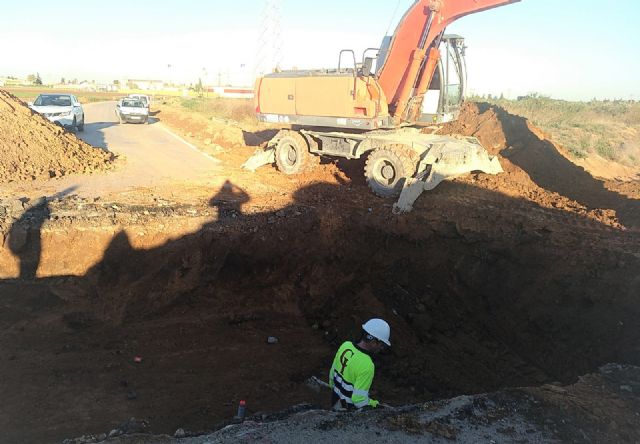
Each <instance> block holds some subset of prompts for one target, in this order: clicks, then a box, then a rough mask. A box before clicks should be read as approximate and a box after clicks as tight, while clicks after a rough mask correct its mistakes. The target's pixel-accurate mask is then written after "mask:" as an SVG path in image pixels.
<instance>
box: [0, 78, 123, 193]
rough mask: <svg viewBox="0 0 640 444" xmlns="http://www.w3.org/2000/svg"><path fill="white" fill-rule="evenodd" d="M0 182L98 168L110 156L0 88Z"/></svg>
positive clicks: (105, 165)
mask: <svg viewBox="0 0 640 444" xmlns="http://www.w3.org/2000/svg"><path fill="white" fill-rule="evenodd" d="M0 153H1V154H0V183H7V182H16V181H25V180H35V179H43V178H45V179H48V178H52V177H61V176H66V175H69V174H87V173H96V172H102V171H105V170H107V169H109V168H111V165H112V162H113V160H114V156H113V154H111V153H108V152H105V151H103V150H100V149H97V148H94V147H92V146H90V145H88V144H86V143H84V142H83V141H81V140H80V139H78V138H77V137H76V136H75V135H74V134H72V133H69V132H67V131H65V130H64V129H62V128H61V127H59V126H56V125H54V124H53V123H51V122H49V121H48V120H47V119H45V118H44V117H43V116H41V115H39V114H38V113H35V112H33V111H32V110H30V109H29V108H28V107H27V106H26V105H25V104H24V102H22V101H21V100H19V99H18V98H16V97H15V96H13V95H12V94H10V93H8V92H6V91H3V90H0Z"/></svg>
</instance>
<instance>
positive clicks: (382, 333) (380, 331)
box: [362, 319, 391, 346]
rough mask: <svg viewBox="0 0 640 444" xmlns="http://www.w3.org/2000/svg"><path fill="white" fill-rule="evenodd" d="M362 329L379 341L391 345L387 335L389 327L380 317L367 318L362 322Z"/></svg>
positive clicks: (389, 332)
mask: <svg viewBox="0 0 640 444" xmlns="http://www.w3.org/2000/svg"><path fill="white" fill-rule="evenodd" d="M362 329H363V330H364V331H366V332H367V333H369V334H370V335H371V336H373V337H374V338H376V339H377V340H379V341H382V342H384V343H385V344H387V345H388V346H391V342H389V336H390V335H391V327H389V324H387V322H386V321H383V320H382V319H369V320H368V321H367V322H365V323H364V324H362Z"/></svg>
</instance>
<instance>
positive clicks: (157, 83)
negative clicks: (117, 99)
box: [126, 79, 164, 91]
mask: <svg viewBox="0 0 640 444" xmlns="http://www.w3.org/2000/svg"><path fill="white" fill-rule="evenodd" d="M126 85H127V88H129V89H143V90H146V91H157V90H160V89H164V82H163V81H162V80H143V79H129V80H127V81H126Z"/></svg>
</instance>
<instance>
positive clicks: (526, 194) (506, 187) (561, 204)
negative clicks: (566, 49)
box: [440, 103, 640, 229]
mask: <svg viewBox="0 0 640 444" xmlns="http://www.w3.org/2000/svg"><path fill="white" fill-rule="evenodd" d="M440 133H442V134H462V135H465V136H474V137H477V138H478V139H479V140H480V142H481V143H482V145H483V146H484V147H485V148H486V149H487V150H488V151H489V152H490V153H491V154H493V155H499V156H500V163H501V164H502V166H503V168H504V170H505V174H501V175H498V176H484V175H481V176H474V177H471V178H463V179H461V180H460V181H463V182H473V183H474V185H478V186H482V187H483V188H488V189H491V190H494V191H499V192H501V193H504V194H506V195H508V196H512V197H520V198H524V199H526V200H530V201H533V202H535V203H537V204H539V205H540V206H543V207H546V208H557V209H561V210H564V211H568V212H572V213H577V214H580V215H582V216H586V217H588V218H590V219H594V220H597V221H599V222H601V223H604V224H605V225H609V226H613V227H616V228H636V229H637V228H640V201H639V200H637V199H634V198H630V197H631V196H633V195H634V194H636V193H634V192H632V193H624V194H622V193H619V192H618V191H617V189H618V188H619V183H618V182H616V181H609V182H607V181H605V180H601V179H598V178H596V177H593V176H592V175H591V174H590V173H589V172H587V171H586V170H585V169H584V168H582V167H580V166H578V165H576V164H575V163H573V162H572V161H571V160H569V159H568V157H567V156H566V155H565V150H564V148H563V147H562V146H560V145H558V144H556V143H554V142H553V141H551V140H550V139H549V138H548V137H547V135H546V134H545V133H544V132H543V131H542V130H540V129H539V128H536V127H535V126H534V125H532V124H531V123H530V122H529V121H528V120H527V119H525V118H524V117H520V116H516V115H513V114H509V113H508V112H507V111H505V110H504V109H502V108H500V107H498V106H495V105H490V104H488V103H467V104H466V105H465V106H464V107H463V109H462V112H461V115H460V118H459V119H458V120H457V121H455V122H452V123H449V124H447V125H445V126H444V127H443V128H442V129H441V130H440ZM626 188H630V189H633V190H638V189H640V184H639V183H638V182H630V183H628V184H627V185H626Z"/></svg>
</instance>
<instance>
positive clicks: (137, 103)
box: [116, 97, 149, 123]
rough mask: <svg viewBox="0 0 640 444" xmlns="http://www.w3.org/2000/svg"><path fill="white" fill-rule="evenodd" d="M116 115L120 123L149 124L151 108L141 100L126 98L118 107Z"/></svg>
mask: <svg viewBox="0 0 640 444" xmlns="http://www.w3.org/2000/svg"><path fill="white" fill-rule="evenodd" d="M116 115H117V116H118V120H119V121H120V123H127V122H137V123H149V108H147V106H146V104H145V103H144V102H142V101H141V100H138V99H135V98H133V97H125V98H124V99H122V100H120V101H119V102H118V104H117V105H116Z"/></svg>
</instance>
